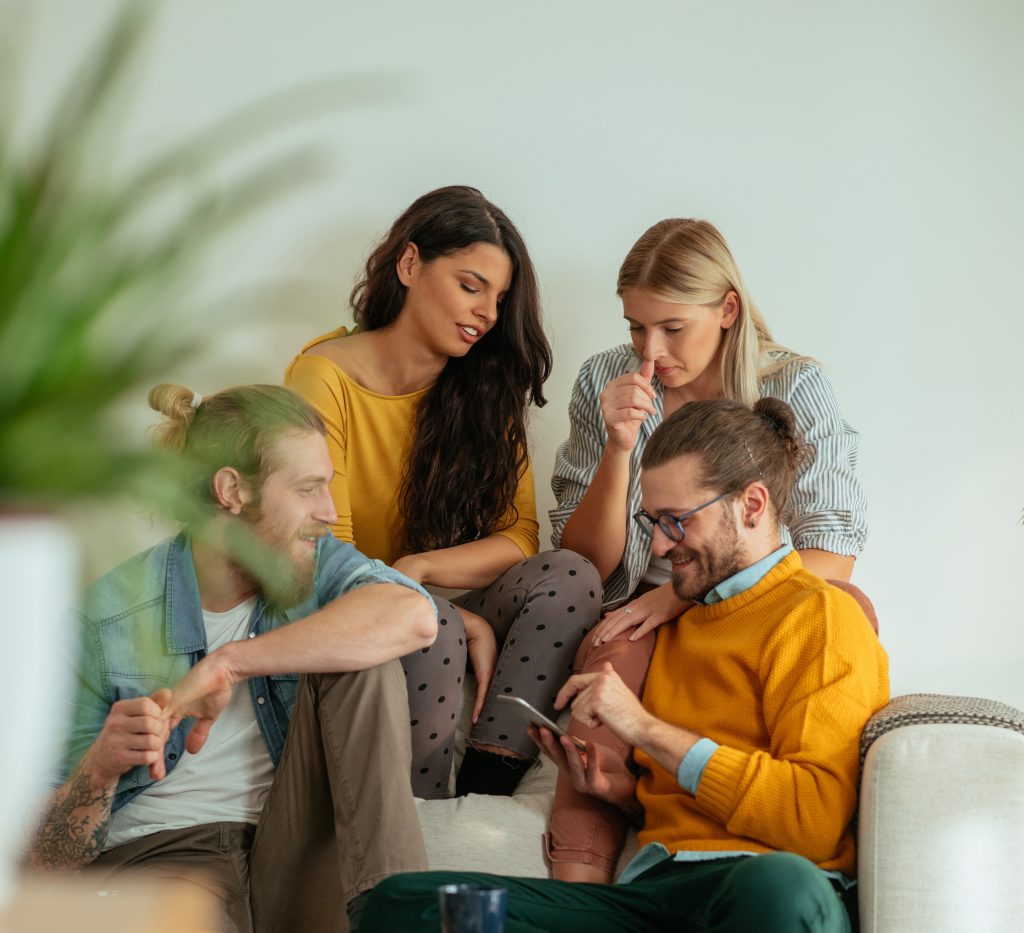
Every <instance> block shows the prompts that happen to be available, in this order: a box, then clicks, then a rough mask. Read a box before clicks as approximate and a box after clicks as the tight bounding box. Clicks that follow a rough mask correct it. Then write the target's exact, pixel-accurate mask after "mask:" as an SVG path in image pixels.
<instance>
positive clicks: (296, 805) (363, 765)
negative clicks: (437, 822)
mask: <svg viewBox="0 0 1024 933" xmlns="http://www.w3.org/2000/svg"><path fill="white" fill-rule="evenodd" d="M410 767H411V748H410V742H409V705H408V700H407V697H406V684H405V676H404V674H403V673H402V668H401V665H400V664H399V662H398V661H390V662H388V663H387V664H382V665H380V666H378V667H374V668H371V669H369V670H366V671H359V672H356V673H349V674H316V675H306V676H303V677H302V679H301V681H300V683H299V691H298V696H297V698H296V701H295V712H294V715H293V716H292V720H291V724H290V726H289V729H288V740H287V742H286V744H285V748H284V754H283V756H282V758H281V763H280V765H279V766H278V769H277V773H276V774H275V776H274V782H273V784H272V785H271V788H270V793H269V795H268V797H267V801H266V804H265V805H264V807H263V812H262V813H261V814H260V819H259V822H258V824H257V825H256V826H255V827H253V826H249V825H248V824H243V823H213V824H206V825H202V826H194V827H190V828H188V829H179V830H167V831H165V832H159V833H154V834H152V835H150V836H146V837H144V838H142V839H138V840H135V841H133V842H129V843H126V844H125V845H122V846H118V847H117V848H115V849H111V850H110V851H108V852H105V853H103V854H102V855H101V856H100V857H99V858H98V859H96V861H95V862H94V863H93V864H92V866H90V868H89V869H88V871H90V872H94V873H101V878H103V881H104V883H109V879H110V877H111V876H113V875H115V874H117V873H119V872H121V871H126V870H134V869H138V870H144V871H146V872H147V874H149V875H157V876H158V877H165V878H171V877H173V878H182V877H185V878H188V879H189V880H192V881H194V882H195V883H197V884H201V885H202V886H204V887H207V888H211V889H214V890H216V891H217V892H218V893H219V894H220V896H221V897H222V899H223V901H224V905H225V912H226V914H227V917H226V920H225V929H226V930H229V931H232V933H235V931H237V933H252V931H255V933H278V931H286V930H302V931H304V933H307V931H308V933H320V931H328V930H330V931H334V933H343V931H345V930H346V929H347V921H346V917H345V907H346V904H347V903H348V902H349V901H350V900H351V899H352V898H353V897H355V896H356V895H357V894H359V893H360V892H362V891H367V890H369V889H370V888H372V887H373V886H374V885H375V884H376V883H377V882H378V881H380V880H381V879H382V878H386V877H388V876H389V875H391V874H394V873H397V872H406V871H422V870H424V869H426V867H427V855H426V849H425V847H424V844H423V836H422V834H421V832H420V825H419V819H418V817H417V814H416V806H415V803H414V802H413V796H412V788H411V785H410V779H409V773H410ZM197 874H198V876H199V877H196V876H197Z"/></svg>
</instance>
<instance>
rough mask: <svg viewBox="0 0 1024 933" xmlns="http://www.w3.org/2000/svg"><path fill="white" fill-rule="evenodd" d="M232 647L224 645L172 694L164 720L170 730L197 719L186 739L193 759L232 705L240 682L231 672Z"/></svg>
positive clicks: (192, 672) (186, 676)
mask: <svg viewBox="0 0 1024 933" xmlns="http://www.w3.org/2000/svg"><path fill="white" fill-rule="evenodd" d="M230 647H231V646H230V644H229V645H225V646H224V647H223V648H219V649H218V650H216V651H214V652H212V653H211V654H208V655H207V656H206V657H205V658H203V659H202V660H201V661H200V662H199V663H198V664H196V665H195V666H194V667H193V668H192V669H191V670H190V671H189V672H188V673H187V674H186V675H185V676H184V677H182V678H181V680H179V681H178V682H177V683H176V684H175V685H174V687H172V688H171V690H170V691H169V696H168V698H167V703H166V706H165V709H164V710H163V717H164V719H165V721H166V722H167V724H168V727H169V728H170V729H174V728H175V727H176V726H177V725H178V723H180V722H181V721H182V720H183V719H186V718H188V717H192V718H194V719H195V724H194V725H193V726H192V729H191V730H190V731H189V734H188V738H186V739H185V748H186V750H188V751H189V752H190V753H191V754H193V755H195V754H196V753H197V752H198V751H199V750H200V749H201V748H202V747H203V746H204V745H205V744H206V739H207V738H208V737H209V735H210V729H211V728H213V724H214V723H215V722H216V721H217V717H218V716H220V714H221V713H222V712H224V709H225V708H226V707H227V705H228V703H230V702H231V688H232V687H234V685H235V684H236V683H237V681H238V679H237V678H236V677H235V676H234V675H233V674H232V672H231V667H230V663H229V660H228V658H229V653H228V651H227V649H228V648H230ZM159 692H160V693H168V691H159ZM156 697H157V694H153V698H154V699H156ZM161 777H162V775H161Z"/></svg>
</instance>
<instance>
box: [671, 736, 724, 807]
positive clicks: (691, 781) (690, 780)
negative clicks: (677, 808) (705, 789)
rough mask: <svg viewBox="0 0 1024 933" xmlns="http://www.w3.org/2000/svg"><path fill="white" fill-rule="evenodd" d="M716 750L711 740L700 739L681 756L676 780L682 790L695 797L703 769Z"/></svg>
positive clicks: (715, 743)
mask: <svg viewBox="0 0 1024 933" xmlns="http://www.w3.org/2000/svg"><path fill="white" fill-rule="evenodd" d="M717 750H718V743H717V742H712V741H711V739H700V740H699V741H698V742H696V743H695V744H694V745H693V746H692V747H691V748H690V750H689V751H688V752H687V753H686V754H685V755H684V756H683V760H682V761H681V762H679V770H678V771H676V780H677V781H678V782H679V786H680V787H681V788H682V789H683V790H685V791H689V792H690V793H691V794H693V795H694V796H696V794H697V788H698V787H700V779H701V777H702V776H703V775H704V769H705V768H706V767H707V765H708V762H709V761H710V760H711V756H712V755H714V753H715V752H716V751H717Z"/></svg>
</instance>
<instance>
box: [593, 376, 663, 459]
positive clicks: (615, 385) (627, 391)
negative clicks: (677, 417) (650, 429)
mask: <svg viewBox="0 0 1024 933" xmlns="http://www.w3.org/2000/svg"><path fill="white" fill-rule="evenodd" d="M653 376H654V363H653V362H651V361H650V360H644V361H643V363H642V364H641V366H640V371H639V372H636V373H626V374H625V375H622V376H619V377H618V378H617V379H612V380H611V382H609V383H608V384H607V385H606V386H605V387H604V390H603V391H602V392H601V415H602V416H603V417H604V426H605V430H607V432H608V446H609V447H612V448H613V449H615V450H617V451H619V452H620V453H629V451H631V450H632V449H633V447H634V445H635V444H636V438H637V434H638V433H639V432H640V425H641V424H643V423H644V421H646V420H647V419H648V418H649V417H650V416H651V415H653V414H655V409H654V399H655V394H654V389H653V388H652V387H651V378H652V377H653Z"/></svg>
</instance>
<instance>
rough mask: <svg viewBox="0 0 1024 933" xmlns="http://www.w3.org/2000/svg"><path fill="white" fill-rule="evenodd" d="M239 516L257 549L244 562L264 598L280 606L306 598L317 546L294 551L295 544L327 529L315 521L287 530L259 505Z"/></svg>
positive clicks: (312, 582) (313, 578) (310, 589)
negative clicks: (253, 558) (248, 559)
mask: <svg viewBox="0 0 1024 933" xmlns="http://www.w3.org/2000/svg"><path fill="white" fill-rule="evenodd" d="M242 518H243V519H244V520H245V522H246V524H247V527H248V529H249V531H250V532H251V536H252V538H253V539H254V542H253V543H255V544H256V545H257V548H256V549H257V550H258V551H259V552H260V553H259V554H257V555H255V560H252V561H244V563H245V565H246V566H247V568H248V570H249V573H250V574H251V575H252V577H253V579H254V581H255V582H256V584H257V585H258V586H259V588H260V589H261V590H262V592H263V596H264V598H265V599H266V601H267V602H268V603H269V604H270V605H272V606H274V607H276V608H277V609H282V610H283V609H290V608H291V607H292V606H297V605H298V604H299V603H301V602H304V601H305V600H306V599H308V598H309V597H310V596H311V595H312V594H313V589H314V586H315V582H316V564H317V562H316V549H315V548H313V549H311V550H309V551H308V553H306V552H303V553H302V554H296V552H295V545H296V542H297V540H299V538H306V537H313V538H319V537H323V536H324V535H325V534H326V533H327V529H326V528H325V527H324V526H323V525H320V524H316V525H310V526H308V527H304V528H300V529H298V530H297V531H290V530H286V529H284V528H282V527H279V526H277V525H274V524H273V523H272V522H269V521H267V519H266V517H265V516H264V515H263V513H262V510H261V509H260V508H259V507H256V508H254V509H252V510H243V512H242Z"/></svg>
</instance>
